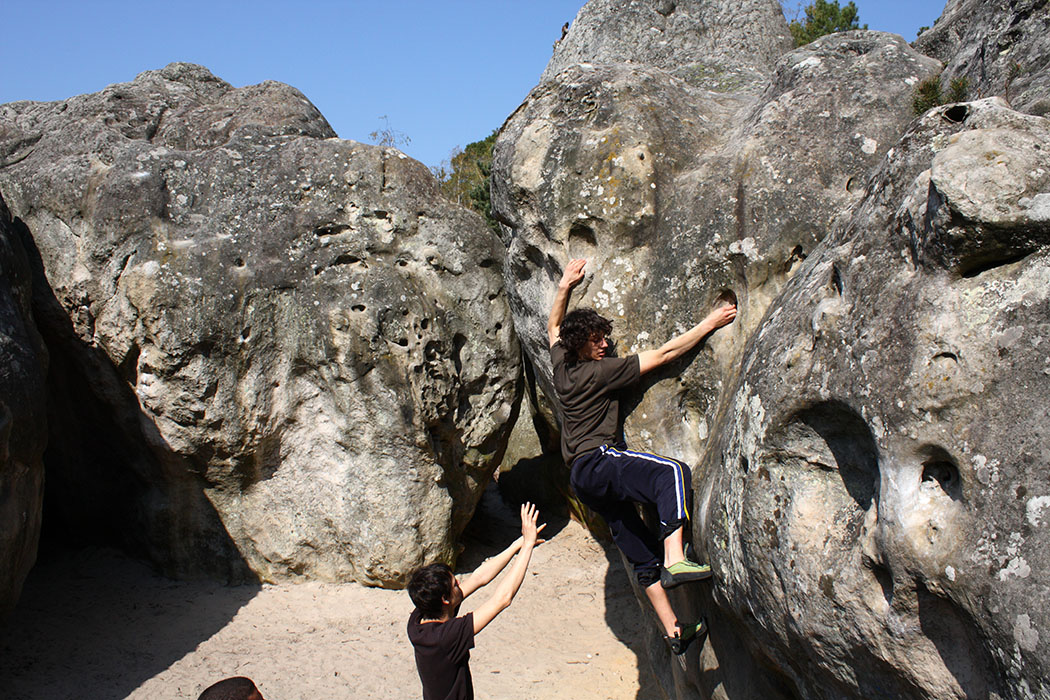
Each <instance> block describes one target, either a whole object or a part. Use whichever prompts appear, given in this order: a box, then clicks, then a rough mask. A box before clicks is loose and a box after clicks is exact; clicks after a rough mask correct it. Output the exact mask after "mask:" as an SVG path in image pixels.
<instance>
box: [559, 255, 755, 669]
mask: <svg viewBox="0 0 1050 700" xmlns="http://www.w3.org/2000/svg"><path fill="white" fill-rule="evenodd" d="M586 263H587V261H586V260H582V259H577V260H571V261H569V264H568V265H567V266H566V268H565V272H564V274H563V275H562V278H561V281H560V282H559V283H558V292H557V295H556V296H555V298H554V304H553V306H552V307H551V312H550V316H549V317H548V319H547V335H548V338H549V340H550V353H551V364H552V366H553V369H554V388H555V391H556V392H557V395H558V403H559V405H560V406H561V414H562V426H561V429H562V433H561V435H562V438H561V447H562V456H563V457H564V458H565V462H566V464H568V465H569V466H570V468H571V474H570V483H571V484H572V487H573V490H574V491H575V492H576V495H577V496H578V497H579V499H580V500H581V501H582V502H583V503H584V504H586V505H587V506H588V507H590V508H591V509H593V510H594V511H596V512H597V513H599V514H600V515H601V516H602V517H603V518H605V521H606V522H607V523H608V525H609V530H610V531H611V532H612V536H613V541H614V542H615V543H616V546H617V547H619V548H620V551H622V552H623V553H624V556H626V557H627V559H628V561H630V562H631V564H632V565H633V566H634V571H635V576H636V577H637V579H638V583H639V584H640V585H641V586H642V588H644V589H645V593H646V596H647V597H648V598H649V601H650V603H652V606H653V609H654V610H655V611H656V614H657V616H658V617H659V618H660V622H661V624H662V625H663V628H664V634H665V638H666V639H667V641H668V644H669V645H670V647H671V650H672V651H673V652H674V653H675V654H682V653H684V652H685V650H686V648H687V647H688V646H689V644H690V643H691V642H692V640H693V639H695V638H696V637H697V636H698V635H699V634H701V633H702V632H703V628H704V622H703V620H700V621H697V622H693V623H688V624H684V623H680V622H679V621H678V620H677V619H676V617H675V614H674V611H673V610H672V609H671V602H670V599H669V598H668V596H667V593H666V591H665V590H664V589H665V588H673V587H674V586H677V585H679V584H682V583H686V582H689V581H699V580H701V579H705V578H708V577H709V576H710V575H711V569H710V567H709V566H707V565H706V564H698V563H696V562H693V561H690V560H688V559H686V556H685V550H684V545H683V535H684V526H685V524H686V522H688V519H689V510H688V506H689V500H690V499H691V496H692V486H691V483H690V471H689V467H688V466H686V465H685V464H682V463H681V462H679V461H678V460H675V459H671V458H668V457H662V456H660V455H655V454H649V453H646V452H634V451H631V450H628V449H627V446H626V444H625V443H624V441H623V437H622V434H621V431H620V426H619V423H620V410H619V392H620V391H621V390H623V389H626V388H628V387H631V386H633V385H635V384H637V383H638V380H639V378H640V377H641V376H642V375H644V374H646V373H647V372H651V371H652V370H654V369H656V368H657V367H661V366H663V365H666V364H668V363H669V362H672V361H674V360H675V359H677V358H679V357H681V356H682V355H683V354H685V353H686V352H688V351H689V350H691V349H692V348H694V347H696V345H697V344H699V343H700V341H701V340H703V339H704V338H705V337H707V336H708V335H709V334H710V333H711V332H712V331H714V330H715V329H717V328H721V327H722V326H724V325H726V324H728V323H731V322H732V321H733V319H734V318H736V305H735V304H734V303H731V302H727V303H724V304H722V305H720V306H719V307H718V308H716V309H714V310H713V311H712V312H711V313H709V314H708V315H707V317H706V318H704V320H703V321H701V322H700V323H698V324H697V325H696V326H694V327H693V328H691V329H689V330H688V331H686V332H685V333H683V334H681V335H679V336H677V337H675V338H672V339H671V340H669V341H668V342H666V343H665V344H664V345H662V346H660V347H659V348H657V349H655V350H646V351H644V352H641V353H638V354H637V355H631V356H629V357H607V356H606V353H607V351H608V349H609V342H608V334H609V332H610V331H611V330H612V322H611V321H609V320H608V319H606V318H604V317H602V316H601V315H599V314H598V313H597V312H595V311H594V310H592V309H576V310H574V311H572V312H571V313H569V314H568V315H566V313H565V312H566V309H567V308H568V304H569V296H570V294H571V293H572V289H573V288H574V287H575V286H576V285H577V284H579V283H580V281H581V280H583V277H584V271H583V270H584V266H585V265H586ZM635 503H643V504H649V505H653V506H655V507H656V511H657V514H658V516H659V520H660V528H661V532H660V538H661V539H662V540H663V544H662V546H661V544H660V542H659V541H658V539H657V537H656V536H655V535H654V534H653V533H652V532H651V531H650V530H649V528H648V527H647V526H646V525H645V523H644V522H643V521H642V519H641V517H640V516H639V515H638V511H637V509H636V508H635ZM661 564H662V566H661Z"/></svg>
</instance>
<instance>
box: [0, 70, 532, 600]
mask: <svg viewBox="0 0 1050 700" xmlns="http://www.w3.org/2000/svg"><path fill="white" fill-rule="evenodd" d="M0 154H2V158H3V164H4V167H2V168H0V187H3V189H4V192H5V193H6V194H7V195H8V202H9V204H10V206H11V209H12V211H13V212H15V213H16V214H17V215H18V216H20V217H21V218H22V219H23V220H24V221H25V223H26V225H27V226H28V228H29V230H30V231H31V232H32V235H33V237H34V239H35V241H36V245H37V246H38V248H39V250H40V255H41V258H42V262H43V268H44V269H45V270H46V273H47V281H48V283H49V284H50V287H51V288H52V289H53V290H54V296H55V299H54V300H52V301H53V302H57V304H56V303H53V304H52V309H51V311H52V314H51V318H52V321H51V323H50V325H49V328H50V329H51V331H50V334H51V336H53V338H54V341H53V342H54V343H55V345H57V346H59V347H57V348H56V347H55V345H52V352H53V355H57V354H59V353H61V354H62V355H63V359H62V360H61V362H60V364H61V365H63V366H64V367H65V368H66V369H65V372H66V375H67V376H68V377H69V381H68V382H61V384H63V385H64V386H54V387H52V388H53V390H54V391H55V392H56V393H58V394H59V395H58V396H57V397H56V398H55V399H54V403H55V406H56V409H55V412H56V413H57V414H59V415H58V416H56V421H55V422H56V423H57V424H58V425H60V426H65V428H66V429H67V430H68V431H69V435H71V436H74V440H73V444H69V442H70V441H69V440H64V441H63V442H64V443H66V444H65V450H64V451H63V452H62V453H61V454H56V455H55V462H56V464H54V465H52V464H50V462H49V470H50V469H51V468H52V466H53V467H54V469H55V473H56V474H62V475H63V477H64V478H63V479H61V480H60V481H62V482H63V483H64V484H66V486H65V487H59V490H58V491H56V499H55V501H56V506H57V507H56V511H61V512H56V517H55V520H56V522H58V521H64V522H65V525H66V526H67V528H68V529H76V528H78V527H79V528H88V525H87V524H86V522H88V521H89V520H90V518H91V517H92V513H93V512H94V511H98V510H100V509H101V510H108V512H110V513H112V515H111V517H110V520H111V521H112V522H111V523H110V525H111V528H112V529H113V530H115V531H122V532H133V533H135V534H134V535H132V539H133V540H134V544H137V545H138V546H140V547H142V548H143V549H145V550H146V551H147V552H148V553H149V554H150V555H151V556H152V557H153V558H154V559H155V560H157V561H158V562H160V563H162V564H163V565H164V567H165V568H166V569H167V570H169V571H171V572H174V573H194V572H201V571H205V572H207V571H211V572H214V571H219V572H226V573H227V574H228V575H230V576H231V577H233V578H237V577H239V576H244V575H251V574H254V575H255V576H258V577H260V578H262V579H264V580H266V579H281V578H289V577H299V576H302V577H311V578H320V579H329V580H356V581H362V582H365V583H369V584H380V585H396V584H398V583H400V582H402V581H403V579H404V577H405V576H406V575H407V573H409V572H410V571H411V570H412V569H413V568H414V567H416V566H418V565H420V564H421V563H422V562H423V561H424V560H433V559H438V558H444V559H451V558H453V557H454V551H453V549H454V538H455V536H456V535H457V534H458V532H459V530H461V529H462V527H463V526H464V525H465V524H466V521H467V519H468V518H469V515H470V513H471V512H472V510H473V507H474V505H475V503H476V501H477V498H478V497H480V493H481V488H482V487H483V485H484V483H485V482H486V481H487V479H488V478H489V476H490V475H491V473H492V470H493V469H494V468H495V466H496V464H498V461H499V459H500V457H501V452H502V449H503V445H504V444H505V438H506V433H507V432H509V430H510V425H511V420H512V418H513V416H512V413H513V412H514V410H516V402H517V398H518V388H517V387H518V382H519V374H520V367H519V364H520V360H519V358H518V350H517V345H516V341H515V340H514V338H513V335H512V328H511V321H510V315H509V310H508V307H507V304H506V301H505V299H504V296H503V294H502V292H501V288H500V286H501V268H500V264H499V258H498V256H497V251H496V250H495V248H496V247H497V245H498V244H496V242H495V241H494V240H493V238H492V236H491V234H490V233H489V232H488V230H487V228H486V227H485V224H484V223H483V222H482V221H481V219H480V218H478V217H476V216H474V215H473V214H471V213H469V212H467V211H465V210H463V209H460V208H458V207H455V206H452V205H450V204H449V203H447V202H446V201H445V200H443V199H442V198H441V197H440V195H439V193H438V190H437V185H436V182H435V181H434V180H433V178H432V177H431V175H430V174H429V172H428V171H427V169H426V168H425V167H424V166H423V165H421V164H420V163H417V162H415V161H413V160H411V159H408V158H406V157H405V156H404V155H402V154H400V153H399V152H397V151H395V150H393V149H384V148H379V147H373V146H366V145H363V144H359V143H355V142H351V141H341V140H339V139H336V138H335V134H334V133H333V132H332V130H331V128H330V127H329V126H328V124H327V122H326V121H325V120H324V118H323V117H322V116H321V115H320V114H319V113H318V112H317V110H316V109H315V108H314V107H313V105H311V104H310V103H309V102H308V101H307V100H306V99H305V98H304V97H303V96H302V94H300V93H299V92H298V91H296V90H294V89H292V88H290V87H288V86H285V85H281V84H278V83H272V82H267V83H263V84H261V85H257V86H252V87H246V88H239V89H234V88H232V87H231V86H230V85H228V84H226V83H224V82H223V81H221V80H219V79H217V78H215V77H214V76H212V75H211V74H210V73H208V72H207V71H206V70H205V69H203V68H200V67H197V66H191V65H187V64H172V65H170V66H168V67H167V68H165V69H163V70H160V71H153V72H147V73H143V74H142V75H140V76H139V77H138V78H136V79H135V81H134V82H132V83H127V84H122V85H114V86H111V87H109V88H107V89H106V90H103V91H102V92H100V93H97V94H93V95H86V96H81V97H76V98H72V99H70V100H66V101H65V102H61V103H49V104H42V103H25V102H23V103H12V104H9V105H5V106H3V107H0ZM56 309H57V310H58V311H56ZM59 311H60V313H59ZM50 342H52V341H51V340H50V339H49V343H50ZM63 391H64V392H65V393H63ZM77 405H80V406H81V407H82V408H83V407H89V408H90V409H91V410H88V411H83V410H80V411H78V410H76V409H75V406H77ZM84 413H87V414H89V415H87V416H85V415H84ZM78 440H82V441H83V442H79V443H78ZM85 452H86V453H87V454H86V455H85V454H84V453H85ZM78 453H79V454H78ZM85 463H86V464H90V465H92V467H91V469H85V468H84V465H85ZM242 560H243V561H242ZM249 570H250V572H251V574H250V573H249Z"/></svg>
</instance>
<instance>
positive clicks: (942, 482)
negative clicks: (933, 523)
mask: <svg viewBox="0 0 1050 700" xmlns="http://www.w3.org/2000/svg"><path fill="white" fill-rule="evenodd" d="M922 452H923V454H924V459H923V462H922V481H923V483H926V484H937V486H938V487H939V488H940V490H941V491H943V492H944V493H945V494H946V495H947V496H948V497H949V498H951V499H952V500H953V501H961V500H963V493H962V477H961V476H960V475H959V467H958V466H957V465H956V464H955V460H954V459H952V458H951V456H950V455H949V454H948V453H947V452H946V451H945V450H944V449H943V448H940V447H936V446H932V445H931V446H927V447H925V448H923V450H922Z"/></svg>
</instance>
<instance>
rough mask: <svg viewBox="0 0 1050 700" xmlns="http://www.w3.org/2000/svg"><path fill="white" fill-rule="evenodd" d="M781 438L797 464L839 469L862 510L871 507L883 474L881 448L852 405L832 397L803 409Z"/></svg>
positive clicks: (827, 470) (830, 469) (783, 448)
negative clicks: (879, 479)
mask: <svg viewBox="0 0 1050 700" xmlns="http://www.w3.org/2000/svg"><path fill="white" fill-rule="evenodd" d="M777 441H778V442H780V443H782V448H781V449H782V450H783V456H784V457H788V458H789V459H790V460H791V462H793V463H794V464H795V465H798V466H800V467H801V466H805V467H808V468H812V467H814V466H815V467H818V468H819V469H820V470H821V471H824V472H829V473H830V472H835V473H837V474H838V475H839V477H840V478H841V480H842V485H843V487H845V489H846V492H847V493H848V494H849V496H850V498H852V499H853V501H854V502H856V504H857V506H859V509H860V511H859V512H865V511H867V510H868V508H869V507H871V504H872V501H873V500H874V498H875V493H876V488H877V485H878V477H879V460H878V448H877V447H876V444H875V438H874V437H873V436H872V434H871V429H870V428H868V424H867V423H866V422H865V421H864V419H863V418H861V417H860V416H859V415H858V414H857V413H856V412H855V411H854V410H853V409H851V408H850V407H849V406H848V405H846V404H845V403H843V402H840V401H828V402H824V403H820V404H817V405H815V406H813V407H812V408H808V409H805V410H803V411H801V412H799V413H798V414H797V415H796V416H795V418H794V420H793V421H792V422H791V423H790V424H789V425H788V426H787V428H786V430H785V431H784V433H783V435H781V436H779V437H778V439H777Z"/></svg>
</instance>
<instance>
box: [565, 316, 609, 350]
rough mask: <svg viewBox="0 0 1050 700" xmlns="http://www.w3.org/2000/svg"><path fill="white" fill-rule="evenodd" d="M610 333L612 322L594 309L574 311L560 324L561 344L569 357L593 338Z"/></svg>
mask: <svg viewBox="0 0 1050 700" xmlns="http://www.w3.org/2000/svg"><path fill="white" fill-rule="evenodd" d="M610 331H612V321H610V320H609V319H607V318H605V317H604V316H602V315H601V314H599V313H598V312H597V311H595V310H594V309H575V310H573V311H570V312H569V313H567V314H566V315H565V318H564V319H562V322H561V330H560V331H559V335H560V336H561V343H562V345H564V346H565V349H566V350H568V351H569V357H571V358H576V357H577V353H578V352H579V351H580V349H581V348H583V346H584V345H586V344H587V341H588V340H590V339H591V338H593V337H594V336H596V335H597V336H601V337H604V336H607V335H609V332H610Z"/></svg>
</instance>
